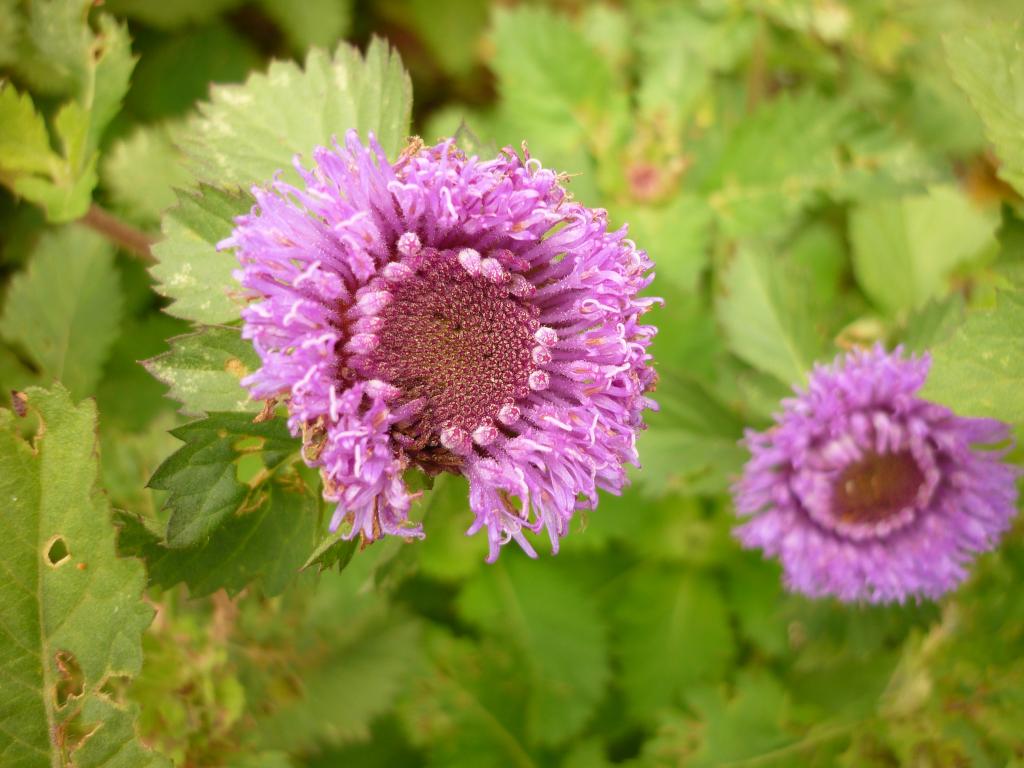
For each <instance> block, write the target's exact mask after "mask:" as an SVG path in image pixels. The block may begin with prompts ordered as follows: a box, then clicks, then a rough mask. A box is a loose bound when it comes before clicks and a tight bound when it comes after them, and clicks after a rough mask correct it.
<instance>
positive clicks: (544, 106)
mask: <svg viewBox="0 0 1024 768" xmlns="http://www.w3.org/2000/svg"><path fill="white" fill-rule="evenodd" d="M491 35H492V39H493V43H494V57H493V59H492V61H491V68H492V69H493V70H494V72H495V74H496V75H497V78H498V90H499V92H500V94H501V102H500V107H499V112H500V116H501V119H500V121H498V123H497V125H498V126H500V128H501V133H500V135H499V136H498V137H497V138H498V140H499V141H500V142H503V143H509V144H518V143H519V142H521V141H522V140H523V139H524V138H528V139H529V142H530V147H531V151H533V152H535V153H536V154H537V156H538V157H541V158H543V160H544V164H545V165H546V166H548V167H551V168H557V169H559V170H561V171H564V172H569V173H578V174H581V175H580V176H579V177H576V178H575V179H574V181H573V185H572V186H573V195H574V196H575V197H576V198H577V199H579V200H583V201H584V202H586V203H588V204H597V202H598V201H599V200H600V199H601V198H600V196H599V194H598V191H597V186H596V184H597V174H596V173H595V172H594V171H596V170H597V167H596V164H595V158H599V157H601V156H603V155H604V153H607V152H611V151H613V149H614V148H615V147H616V145H617V144H619V143H620V141H621V138H622V134H623V133H624V132H625V130H626V129H627V121H628V118H629V110H628V102H627V99H626V93H625V89H624V88H623V84H622V82H621V80H620V79H619V77H618V75H617V71H616V70H614V69H613V68H612V67H611V65H610V64H609V62H608V60H607V58H606V57H604V56H602V55H601V53H599V52H598V51H597V50H596V49H595V48H594V47H593V46H592V45H591V44H590V42H589V41H588V40H587V39H586V37H584V35H583V34H582V32H581V31H580V30H579V29H577V28H576V26H575V25H574V24H573V23H572V22H571V21H570V20H569V18H568V17H567V16H565V15H564V14H558V13H555V12H553V11H551V10H549V9H547V8H544V7H542V6H527V5H522V6H518V7H516V8H511V9H507V8H504V7H500V6H498V7H496V9H495V11H494V16H493V23H492V32H491Z"/></svg>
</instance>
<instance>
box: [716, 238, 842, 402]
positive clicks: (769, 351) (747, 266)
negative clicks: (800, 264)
mask: <svg viewBox="0 0 1024 768" xmlns="http://www.w3.org/2000/svg"><path fill="white" fill-rule="evenodd" d="M787 266H788V265H787V264H786V263H785V262H784V261H782V260H781V259H779V258H777V257H774V256H773V255H771V254H769V253H766V252H762V251H760V250H758V249H756V248H754V247H753V246H741V247H740V248H739V250H738V252H737V253H736V255H735V257H734V258H733V261H732V263H731V264H730V265H729V266H728V268H727V270H726V272H725V275H724V276H723V278H722V282H723V293H722V295H721V296H720V297H719V299H718V302H717V305H716V310H717V315H718V318H719V320H720V322H721V323H722V326H723V329H724V330H725V336H726V340H727V341H728V342H729V346H730V348H731V349H732V351H733V352H734V353H736V355H737V356H738V357H740V358H742V359H743V360H744V361H745V362H747V363H749V364H750V365H753V366H754V367H755V368H759V369H761V370H762V371H765V372H766V373H770V374H772V375H774V376H776V377H777V378H778V379H779V380H780V381H782V382H785V383H787V384H797V383H799V382H802V381H803V378H804V376H805V375H806V373H807V371H809V370H810V368H811V366H812V364H813V363H814V361H815V359H816V358H817V357H818V356H819V355H820V354H821V353H822V352H823V351H824V349H825V345H824V343H823V341H822V339H821V337H820V334H819V333H818V331H817V330H816V329H815V327H814V322H813V318H812V317H811V316H810V315H809V312H808V305H807V302H806V297H805V296H803V290H801V288H802V285H801V283H802V280H801V275H800V274H794V271H793V270H792V269H787ZM803 277H804V278H806V275H804V276H803Z"/></svg>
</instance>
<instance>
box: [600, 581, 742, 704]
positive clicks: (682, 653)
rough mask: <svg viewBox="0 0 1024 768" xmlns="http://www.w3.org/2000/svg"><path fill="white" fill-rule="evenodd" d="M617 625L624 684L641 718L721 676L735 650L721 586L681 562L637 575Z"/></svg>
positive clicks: (623, 601) (626, 594)
mask: <svg viewBox="0 0 1024 768" xmlns="http://www.w3.org/2000/svg"><path fill="white" fill-rule="evenodd" d="M617 631H618V635H619V636H618V648H619V654H620V662H621V664H622V687H623V689H624V690H625V693H626V697H627V701H628V702H629V705H630V709H631V711H632V713H633V715H634V716H635V717H637V718H638V719H639V720H641V721H643V720H646V719H648V718H650V717H652V716H653V715H655V714H656V713H657V712H658V711H659V710H664V709H669V708H671V707H672V706H673V705H679V704H681V703H682V702H683V699H684V697H685V694H686V692H687V691H688V690H690V689H691V688H692V687H693V686H694V684H696V683H701V682H710V681H714V680H718V679H720V678H721V676H722V675H723V674H724V673H725V671H726V670H727V669H728V668H729V664H730V662H731V661H732V656H733V654H734V653H735V646H734V641H733V636H732V629H731V627H730V626H729V616H728V613H727V611H726V608H725V603H724V601H723V596H722V593H721V590H720V589H719V588H718V587H717V586H716V585H715V583H714V582H713V581H711V580H710V579H708V578H707V577H706V576H704V575H701V574H699V573H693V572H688V571H686V570H683V569H678V568H673V569H667V568H663V569H657V568H655V569H644V570H639V571H637V572H636V573H634V574H632V575H631V578H630V582H629V585H628V587H627V588H626V591H625V594H624V595H623V596H622V602H621V604H620V606H619V610H618V616H617Z"/></svg>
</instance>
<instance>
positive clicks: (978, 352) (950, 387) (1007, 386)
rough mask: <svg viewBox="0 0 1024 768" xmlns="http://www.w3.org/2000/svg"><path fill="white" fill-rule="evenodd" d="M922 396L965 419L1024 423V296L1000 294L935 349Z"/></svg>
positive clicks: (969, 315)
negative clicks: (992, 302) (946, 406)
mask: <svg viewBox="0 0 1024 768" xmlns="http://www.w3.org/2000/svg"><path fill="white" fill-rule="evenodd" d="M932 357H933V362H932V370H931V373H930V374H929V375H928V381H927V382H926V383H925V386H924V389H923V390H922V396H924V397H927V398H928V399H930V400H935V401H937V402H940V403H943V404H944V405H948V406H949V407H950V408H952V409H953V410H954V411H956V412H957V413H959V414H961V415H963V416H988V417H991V418H994V419H1001V420H1003V421H1007V422H1010V423H1011V424H1024V397H1022V393H1024V294H1021V293H1019V292H1015V293H1000V294H998V297H997V304H996V306H995V308H994V309H991V310H979V311H975V312H971V313H970V314H968V316H967V320H966V321H965V322H964V324H963V325H961V326H960V327H959V328H958V329H957V331H956V333H954V334H953V336H952V337H951V338H950V339H949V340H948V341H946V342H945V343H943V344H940V345H939V346H937V347H935V348H934V349H933V350H932Z"/></svg>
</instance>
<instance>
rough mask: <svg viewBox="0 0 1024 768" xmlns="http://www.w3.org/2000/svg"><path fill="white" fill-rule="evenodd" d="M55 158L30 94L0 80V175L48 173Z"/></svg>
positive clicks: (56, 157) (44, 127) (10, 176)
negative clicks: (19, 91) (20, 92)
mask: <svg viewBox="0 0 1024 768" xmlns="http://www.w3.org/2000/svg"><path fill="white" fill-rule="evenodd" d="M59 162H60V158H59V157H58V156H57V155H56V154H55V153H54V152H53V150H52V149H50V137H49V135H48V134H47V132H46V123H44V122H43V118H42V116H41V115H40V114H39V113H38V112H36V109H35V106H34V105H33V104H32V97H31V96H29V95H28V94H27V93H22V94H19V93H18V91H17V90H16V89H15V88H14V86H13V85H11V84H10V83H7V82H4V83H0V178H3V179H4V181H5V183H10V181H11V180H12V179H13V177H14V175H15V174H21V173H38V174H48V173H49V172H50V169H51V168H52V166H53V165H54V164H55V163H59Z"/></svg>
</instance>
